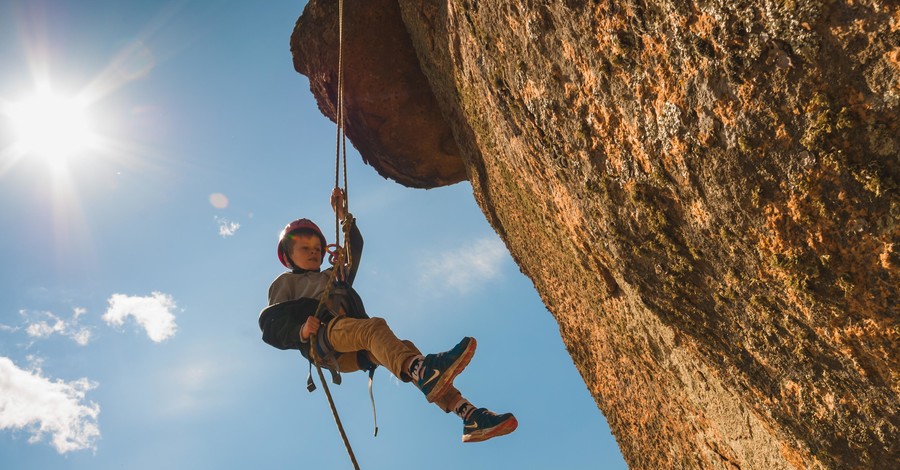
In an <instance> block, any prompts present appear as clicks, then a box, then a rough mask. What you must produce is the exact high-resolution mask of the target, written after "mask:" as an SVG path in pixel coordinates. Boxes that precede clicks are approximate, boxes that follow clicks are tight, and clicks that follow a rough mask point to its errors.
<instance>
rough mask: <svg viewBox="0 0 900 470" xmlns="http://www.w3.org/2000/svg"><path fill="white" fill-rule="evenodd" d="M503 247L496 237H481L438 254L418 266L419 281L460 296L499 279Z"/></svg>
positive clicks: (504, 249)
mask: <svg viewBox="0 0 900 470" xmlns="http://www.w3.org/2000/svg"><path fill="white" fill-rule="evenodd" d="M507 257H508V255H507V251H506V246H504V245H503V242H501V241H500V240H499V239H496V238H482V239H480V240H476V241H475V242H474V243H471V244H470V245H467V246H464V247H462V248H459V249H456V250H453V251H448V252H444V253H438V254H437V255H434V256H431V257H429V258H428V259H426V260H425V261H424V262H423V263H422V268H421V269H420V273H421V277H420V282H421V283H422V284H425V285H429V286H441V287H442V288H451V289H455V290H457V291H459V292H461V293H467V292H469V291H471V290H472V289H473V288H474V287H475V286H477V285H478V284H481V283H483V282H486V281H489V280H491V279H495V278H497V277H499V276H500V268H501V267H502V265H503V263H504V262H505V260H506V259H507Z"/></svg>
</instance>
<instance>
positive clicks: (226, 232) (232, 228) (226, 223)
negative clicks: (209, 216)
mask: <svg viewBox="0 0 900 470" xmlns="http://www.w3.org/2000/svg"><path fill="white" fill-rule="evenodd" d="M216 222H217V223H218V224H219V235H221V236H222V238H227V237H230V236H233V235H234V234H235V233H236V232H237V231H238V229H239V228H241V224H239V223H237V222H232V221H230V220H228V219H223V218H219V217H216Z"/></svg>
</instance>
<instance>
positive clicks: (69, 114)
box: [7, 92, 96, 164]
mask: <svg viewBox="0 0 900 470" xmlns="http://www.w3.org/2000/svg"><path fill="white" fill-rule="evenodd" d="M7 114H8V116H9V118H10V121H11V122H12V124H13V126H14V128H15V131H16V146H17V147H18V150H19V151H20V152H21V153H22V154H23V155H27V156H36V157H40V158H43V159H45V160H47V161H48V163H51V164H59V163H65V162H66V161H67V160H69V159H70V158H72V157H75V156H78V155H80V154H82V153H84V151H85V150H87V149H88V148H89V147H91V146H92V145H93V143H94V140H95V138H96V137H95V136H94V133H93V131H92V129H91V125H90V119H89V117H88V114H87V112H86V107H85V106H84V104H83V103H81V102H79V100H78V99H75V98H68V97H63V96H60V95H56V94H53V93H51V92H42V93H38V94H36V95H34V96H32V97H30V98H28V99H25V100H22V101H20V102H18V103H14V104H12V105H11V106H9V108H8V109H7Z"/></svg>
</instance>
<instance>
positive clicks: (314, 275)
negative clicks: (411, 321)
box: [261, 189, 518, 442]
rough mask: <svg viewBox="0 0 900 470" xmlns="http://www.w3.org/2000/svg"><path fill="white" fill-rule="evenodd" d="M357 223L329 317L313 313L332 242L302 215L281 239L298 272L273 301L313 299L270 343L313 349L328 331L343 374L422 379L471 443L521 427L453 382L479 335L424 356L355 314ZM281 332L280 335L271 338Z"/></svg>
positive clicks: (282, 323) (278, 282)
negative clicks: (381, 371) (313, 340)
mask: <svg viewBox="0 0 900 470" xmlns="http://www.w3.org/2000/svg"><path fill="white" fill-rule="evenodd" d="M331 204H332V207H333V208H334V210H335V213H336V214H337V215H338V218H340V219H342V220H343V219H344V209H343V208H344V195H343V192H342V191H341V190H339V189H335V191H334V192H333V193H332V195H331ZM345 223H349V224H351V226H350V243H349V245H350V248H351V253H350V256H351V260H352V266H351V269H350V271H349V272H348V273H344V274H343V276H342V277H343V281H344V284H345V285H346V288H345V289H338V291H337V292H335V293H333V294H332V295H329V298H328V299H326V303H325V305H326V309H327V310H326V312H325V315H323V317H324V318H323V320H319V319H318V318H316V317H315V316H313V315H312V314H313V313H314V312H315V307H316V306H317V305H318V302H319V300H320V299H321V297H322V295H323V293H324V292H325V290H326V287H327V286H328V283H329V282H330V281H331V276H332V272H331V271H332V270H333V269H334V268H333V267H332V268H328V269H326V270H324V271H322V270H321V265H322V261H323V260H324V257H325V248H326V247H327V243H326V241H325V236H324V235H323V234H322V231H321V230H320V229H319V227H318V226H316V224H314V223H313V222H312V221H310V220H308V219H298V220H295V221H293V222H291V223H290V224H288V225H287V226H286V227H285V228H284V230H283V231H282V232H281V237H280V239H279V241H278V259H279V260H280V261H281V263H282V264H283V265H284V266H285V267H286V268H288V269H290V270H291V271H289V272H285V273H283V274H281V275H280V276H278V278H276V279H275V281H273V282H272V285H271V286H270V287H269V305H270V307H271V306H273V305H279V304H281V305H287V304H283V303H285V302H295V301H298V300H299V301H300V303H301V304H303V302H306V304H305V308H304V310H305V311H304V312H302V313H300V314H296V315H289V316H283V317H281V318H280V319H279V320H277V321H275V322H270V323H272V324H269V325H268V326H265V327H263V325H262V321H261V328H263V331H264V333H263V336H264V339H266V342H269V343H270V344H273V345H275V346H276V347H279V348H281V349H301V350H304V348H309V344H308V342H309V339H310V336H311V335H312V334H313V333H316V334H317V335H319V336H321V335H324V339H325V340H326V341H327V344H328V345H329V346H330V347H331V349H333V350H334V351H335V352H336V353H337V357H336V365H337V370H338V371H340V372H352V371H357V370H366V369H373V368H374V367H375V365H382V366H384V367H386V368H387V369H388V370H390V372H391V373H392V374H394V376H396V377H397V378H398V379H400V380H402V381H404V382H414V383H415V384H416V386H417V387H418V388H419V389H420V390H421V391H422V393H423V394H425V399H426V400H427V401H428V402H432V403H435V404H436V405H438V406H439V407H440V408H441V409H442V410H444V412H445V413H449V412H451V411H453V412H454V413H456V414H457V415H458V416H459V417H460V418H462V420H463V436H462V441H463V442H478V441H484V440H487V439H490V438H492V437H497V436H502V435H504V434H509V433H511V432H513V431H514V430H515V429H516V427H517V426H518V422H517V421H516V418H515V416H513V415H512V414H511V413H504V414H501V415H498V414H495V413H493V412H491V411H489V410H488V409H486V408H475V407H474V406H473V405H472V404H471V403H470V402H469V401H468V400H467V399H465V398H464V397H463V396H462V395H461V394H460V392H459V390H457V389H456V387H454V386H453V379H454V378H455V377H456V376H457V375H458V374H459V373H460V372H462V370H463V369H464V368H465V367H466V365H468V363H469V361H470V360H471V359H472V356H473V355H474V354H475V347H476V342H475V338H463V340H462V341H460V343H459V344H457V345H456V346H455V347H454V348H453V349H451V350H449V351H447V352H443V353H440V354H428V355H426V356H423V355H422V353H421V352H420V351H419V349H418V348H416V346H415V345H414V344H413V343H412V342H411V341H407V340H400V339H398V338H397V337H396V336H395V335H394V333H393V332H392V331H391V329H390V328H389V327H388V325H387V323H386V322H385V321H384V319H382V318H377V317H376V318H368V317H367V316H365V315H362V317H363V318H360V316H359V315H352V316H351V315H350V313H351V312H350V311H348V310H352V308H351V307H350V306H351V305H358V306H359V308H360V309H361V302H359V297H358V295H357V294H356V292H355V291H354V290H353V289H352V287H350V285H352V283H353V280H354V278H355V277H356V271H357V267H358V266H359V260H360V256H361V255H362V246H363V241H362V235H361V234H360V232H359V229H358V228H357V227H356V221H355V220H354V219H351V220H349V221H345ZM267 336H270V337H276V338H277V339H276V340H270V339H267Z"/></svg>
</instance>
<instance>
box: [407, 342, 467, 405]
mask: <svg viewBox="0 0 900 470" xmlns="http://www.w3.org/2000/svg"><path fill="white" fill-rule="evenodd" d="M476 344H477V343H476V342H475V338H469V337H465V338H463V340H462V341H460V342H459V344H457V345H456V346H454V347H453V349H451V350H449V351H447V352H442V353H440V354H429V355H427V356H425V360H424V362H423V363H422V373H421V377H420V378H419V381H418V382H417V383H416V385H417V386H418V387H419V390H422V393H424V394H425V399H426V400H428V401H429V402H433V401H434V400H435V398H437V397H439V396H441V395H442V394H443V393H444V392H445V391H446V390H447V387H449V386H450V384H452V383H453V379H454V378H456V376H457V375H459V373H460V372H462V371H463V369H465V368H466V366H467V365H469V361H471V360H472V356H474V355H475V346H476Z"/></svg>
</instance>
